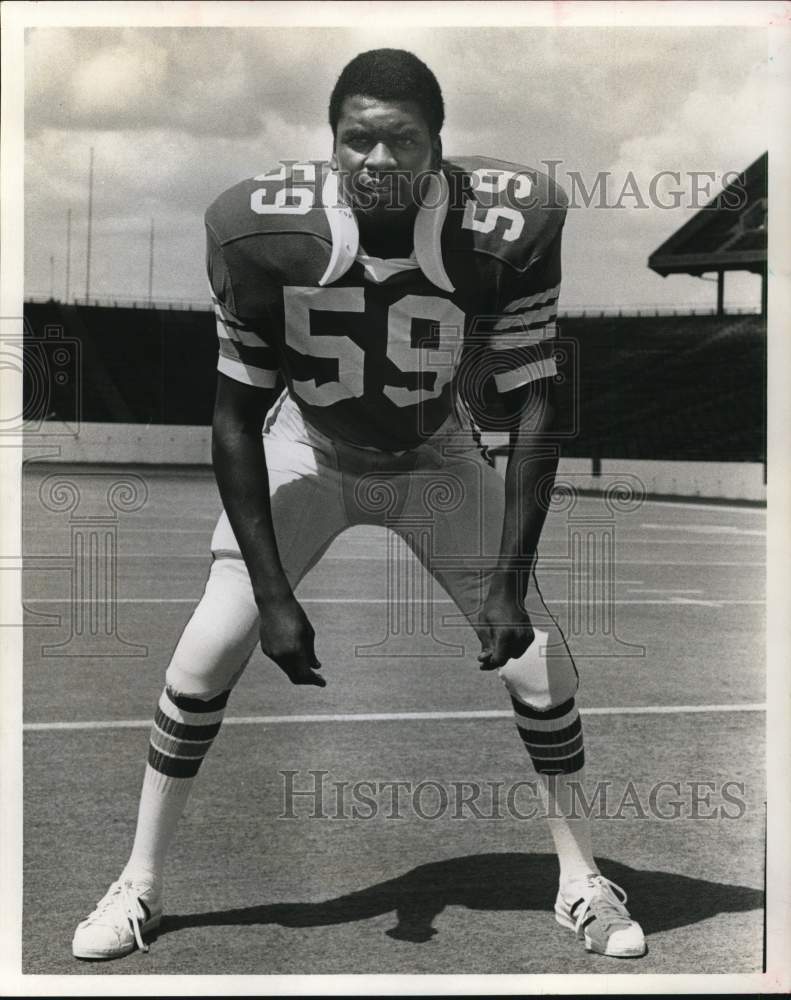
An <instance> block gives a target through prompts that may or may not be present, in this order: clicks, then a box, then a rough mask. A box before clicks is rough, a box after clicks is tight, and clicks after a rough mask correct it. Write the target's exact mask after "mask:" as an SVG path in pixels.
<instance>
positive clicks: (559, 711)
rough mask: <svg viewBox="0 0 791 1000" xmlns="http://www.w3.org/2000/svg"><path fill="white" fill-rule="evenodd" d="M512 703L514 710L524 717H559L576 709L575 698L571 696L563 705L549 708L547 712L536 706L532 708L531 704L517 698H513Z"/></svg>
mask: <svg viewBox="0 0 791 1000" xmlns="http://www.w3.org/2000/svg"><path fill="white" fill-rule="evenodd" d="M511 704H512V705H513V706H514V711H515V712H516V714H517V715H521V716H522V718H523V719H537V720H538V719H559V718H561V717H562V716H564V715H568V713H569V712H571V711H572V710H573V709H574V699H573V698H569V700H568V701H564V702H563V704H562V705H558V706H557V708H549V709H547V711H546V712H539V711H537V710H536V709H535V708H530V706H529V705H523V704H522V702H521V701H517V700H516V698H513V697H512V698H511Z"/></svg>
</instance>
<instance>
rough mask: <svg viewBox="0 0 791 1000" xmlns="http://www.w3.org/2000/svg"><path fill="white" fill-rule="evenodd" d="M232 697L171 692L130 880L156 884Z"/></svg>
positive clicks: (151, 753) (155, 740) (150, 766)
mask: <svg viewBox="0 0 791 1000" xmlns="http://www.w3.org/2000/svg"><path fill="white" fill-rule="evenodd" d="M230 693H231V692H230V691H223V692H222V693H221V694H219V695H217V696H216V697H215V698H212V699H210V700H208V701H203V700H201V699H200V698H194V697H192V698H190V697H186V696H184V695H180V694H175V693H174V692H173V691H171V690H170V688H168V687H166V688H165V689H164V691H163V692H162V695H161V697H160V699H159V704H158V705H157V711H156V715H155V716H154V725H153V726H152V728H151V737H150V741H149V746H148V763H147V764H146V773H145V776H144V778H143V790H142V792H141V795H140V807H139V810H138V815H137V830H136V832H135V842H134V845H133V847H132V853H131V855H130V857H129V861H128V863H127V865H126V868H125V869H124V875H125V876H129V877H134V878H137V879H141V880H143V881H147V882H150V883H152V884H155V883H157V882H159V881H160V880H161V878H162V869H163V867H164V863H165V856H166V854H167V850H168V847H169V846H170V842H171V840H172V838H173V834H174V833H175V831H176V826H177V824H178V821H179V819H180V817H181V814H182V812H183V810H184V806H185V804H186V801H187V796H188V795H189V792H190V789H191V788H192V784H193V782H194V780H195V776H196V775H197V773H198V769H199V768H200V766H201V763H202V762H203V758H204V757H205V756H206V754H207V753H208V752H209V748H210V747H211V745H212V742H213V741H214V737H215V736H216V735H217V733H218V732H219V730H220V725H221V724H222V717H223V715H224V714H225V706H226V704H227V702H228V697H229V695H230Z"/></svg>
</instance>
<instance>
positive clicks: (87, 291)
mask: <svg viewBox="0 0 791 1000" xmlns="http://www.w3.org/2000/svg"><path fill="white" fill-rule="evenodd" d="M92 227H93V146H91V160H90V165H89V167H88V242H87V244H86V247H85V304H86V305H87V304H88V298H89V296H90V294H91V229H92Z"/></svg>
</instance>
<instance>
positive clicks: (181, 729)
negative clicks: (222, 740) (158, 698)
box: [154, 708, 220, 743]
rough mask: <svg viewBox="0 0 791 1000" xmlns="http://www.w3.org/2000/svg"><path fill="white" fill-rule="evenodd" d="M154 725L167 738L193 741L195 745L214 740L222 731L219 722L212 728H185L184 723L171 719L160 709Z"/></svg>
mask: <svg viewBox="0 0 791 1000" xmlns="http://www.w3.org/2000/svg"><path fill="white" fill-rule="evenodd" d="M154 725H155V726H156V727H157V728H158V729H161V730H162V732H163V733H164V734H165V735H166V736H173V737H175V738H176V739H177V740H191V741H192V742H193V743H198V742H200V741H201V740H213V739H214V737H215V736H216V735H217V733H219V731H220V723H219V722H214V723H212V724H211V725H210V726H185V725H184V724H183V723H181V722H176V721H175V720H174V719H171V718H169V717H168V716H167V715H165V713H164V712H163V711H162V710H161V709H159V708H158V709H157V711H156V715H155V716H154Z"/></svg>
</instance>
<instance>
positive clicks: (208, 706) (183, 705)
mask: <svg viewBox="0 0 791 1000" xmlns="http://www.w3.org/2000/svg"><path fill="white" fill-rule="evenodd" d="M165 694H166V695H167V696H168V698H169V699H170V700H171V701H172V702H173V704H174V705H175V706H176V708H180V709H181V710H182V711H183V712H197V713H205V712H217V711H219V710H220V709H222V708H225V706H226V705H227V704H228V698H229V697H230V694H231V691H230V689H228V690H227V691H222V692H221V693H220V694H218V695H217V696H216V697H214V698H210V699H209V700H208V701H203V700H202V699H201V698H188V697H187V695H184V694H176V693H175V691H173V690H172V689H171V688H169V687H166V688H165Z"/></svg>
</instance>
